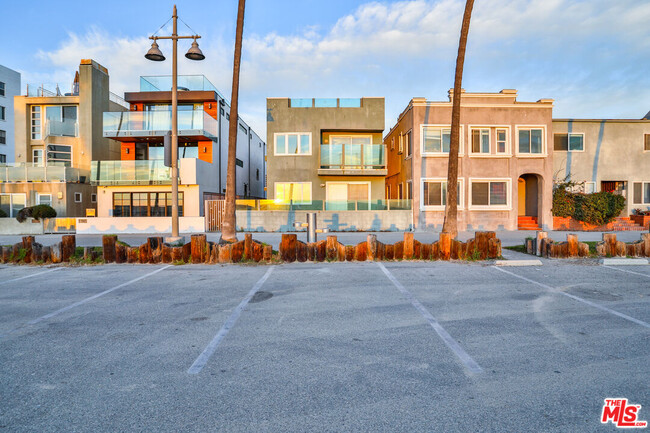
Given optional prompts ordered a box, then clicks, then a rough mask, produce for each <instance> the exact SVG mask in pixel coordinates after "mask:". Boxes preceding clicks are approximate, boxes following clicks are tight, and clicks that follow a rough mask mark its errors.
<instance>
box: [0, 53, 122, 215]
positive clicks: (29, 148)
mask: <svg viewBox="0 0 650 433" xmlns="http://www.w3.org/2000/svg"><path fill="white" fill-rule="evenodd" d="M70 78H71V80H70V82H71V83H72V85H71V88H70V89H69V91H67V92H66V91H65V90H63V91H61V89H59V87H58V86H57V88H56V89H46V88H45V87H44V86H42V85H41V86H32V85H28V86H27V92H26V95H24V96H16V97H14V115H15V159H16V163H15V164H10V165H7V166H3V167H0V200H1V205H2V208H3V210H5V212H6V213H7V214H8V215H9V216H15V215H16V213H17V212H18V211H19V210H20V209H22V208H23V207H25V206H33V205H36V204H48V205H50V206H52V207H53V208H54V209H55V210H56V212H57V216H59V217H82V216H85V215H86V211H87V210H88V209H96V201H97V198H96V189H95V187H94V186H92V185H91V183H90V168H91V161H92V160H93V159H113V158H115V157H117V156H119V153H120V146H119V143H118V142H116V141H113V140H110V139H108V138H104V137H103V136H102V113H103V112H104V111H109V110H112V111H119V110H126V108H125V107H124V106H123V101H120V100H119V98H117V97H116V96H115V95H113V94H111V92H110V91H109V76H108V70H107V69H106V68H105V67H103V66H102V65H100V64H99V63H97V62H95V61H93V60H90V59H84V60H81V63H80V65H79V70H78V72H77V73H76V74H75V77H74V80H73V79H72V78H73V77H72V76H71V77H70ZM121 104H122V105H121Z"/></svg>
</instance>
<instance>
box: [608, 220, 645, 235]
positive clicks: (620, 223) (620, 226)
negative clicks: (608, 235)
mask: <svg viewBox="0 0 650 433" xmlns="http://www.w3.org/2000/svg"><path fill="white" fill-rule="evenodd" d="M610 224H611V226H612V228H611V229H610V230H615V231H623V230H626V231H635V232H642V231H645V228H644V227H643V226H640V225H638V224H637V223H635V222H634V221H632V220H631V219H630V217H617V218H616V219H615V220H614V221H612V222H611V223H610Z"/></svg>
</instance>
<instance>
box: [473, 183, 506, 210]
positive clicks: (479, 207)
mask: <svg viewBox="0 0 650 433" xmlns="http://www.w3.org/2000/svg"><path fill="white" fill-rule="evenodd" d="M485 182H487V183H488V202H489V200H490V195H489V194H490V183H492V182H495V183H496V182H505V183H506V204H505V205H501V204H499V205H490V204H487V205H473V204H472V198H473V197H472V186H473V184H474V183H485ZM467 191H468V202H467V206H468V209H469V210H484V211H510V210H512V179H511V178H509V177H500V178H499V177H489V178H480V177H470V178H469V182H468V189H467Z"/></svg>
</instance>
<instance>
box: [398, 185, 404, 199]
mask: <svg viewBox="0 0 650 433" xmlns="http://www.w3.org/2000/svg"><path fill="white" fill-rule="evenodd" d="M403 198H404V186H403V185H402V184H401V183H398V184H397V199H398V200H402V199H403Z"/></svg>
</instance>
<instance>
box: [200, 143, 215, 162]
mask: <svg viewBox="0 0 650 433" xmlns="http://www.w3.org/2000/svg"><path fill="white" fill-rule="evenodd" d="M198 145H199V159H200V160H203V161H205V162H209V163H212V141H211V140H210V141H199V143H198ZM203 149H205V152H204V151H203Z"/></svg>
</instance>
